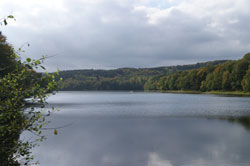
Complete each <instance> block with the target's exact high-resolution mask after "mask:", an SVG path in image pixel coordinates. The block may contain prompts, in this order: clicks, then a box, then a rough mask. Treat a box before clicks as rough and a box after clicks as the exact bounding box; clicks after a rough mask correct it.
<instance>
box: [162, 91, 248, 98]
mask: <svg viewBox="0 0 250 166" xmlns="http://www.w3.org/2000/svg"><path fill="white" fill-rule="evenodd" d="M159 92H162V93H180V94H213V95H225V96H245V97H250V93H249V92H243V91H209V92H202V91H185V90H167V91H159Z"/></svg>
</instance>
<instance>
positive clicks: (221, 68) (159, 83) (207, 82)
mask: <svg viewBox="0 0 250 166" xmlns="http://www.w3.org/2000/svg"><path fill="white" fill-rule="evenodd" d="M144 88H145V90H191V91H245V92H250V53H248V54H246V55H245V56H244V57H243V58H242V59H240V60H237V61H227V62H225V63H222V64H219V65H210V66H204V67H200V68H198V69H191V70H186V71H177V72H174V73H171V74H166V75H165V76H162V77H152V78H150V79H148V80H147V82H146V83H145V85H144Z"/></svg>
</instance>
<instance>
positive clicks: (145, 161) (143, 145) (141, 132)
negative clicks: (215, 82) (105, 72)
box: [35, 93, 250, 166]
mask: <svg viewBox="0 0 250 166" xmlns="http://www.w3.org/2000/svg"><path fill="white" fill-rule="evenodd" d="M76 96H77V98H75V97H74V94H71V93H70V94H67V95H65V94H64V95H61V97H62V98H64V100H63V101H65V102H63V104H64V105H62V107H61V109H62V111H61V112H60V113H59V114H57V115H56V116H54V117H53V118H52V122H53V123H52V124H51V126H60V125H65V124H69V123H73V124H72V125H71V126H69V127H66V128H63V129H60V130H59V135H58V136H53V135H52V134H51V133H52V132H51V133H49V137H48V139H47V140H46V141H45V142H44V143H43V144H42V145H41V146H40V147H39V148H37V149H35V153H36V154H37V155H36V156H37V159H39V160H40V162H41V165H42V166H43V165H44V166H54V165H60V166H69V165H70V166H140V165H142V166H189V165H192V166H211V165H216V166H220V165H221V166H225V165H227V166H235V165H239V166H241V165H242V166H247V165H250V158H249V155H250V142H249V140H250V132H249V130H246V128H248V129H249V116H248V117H243V116H242V117H241V116H232V115H235V114H236V115H242V114H247V113H248V112H247V109H248V108H250V107H249V104H248V102H246V101H247V100H249V98H235V100H236V101H237V102H235V101H234V100H231V99H232V98H229V101H228V99H225V98H223V97H222V98H217V97H216V99H214V98H213V97H212V96H202V95H200V96H199V95H198V96H197V95H189V96H185V95H184V96H180V95H179V96H176V95H174V96H167V97H166V96H165V95H162V94H159V95H157V94H152V95H149V96H147V97H145V95H141V94H133V95H132V96H131V95H130V94H126V93H124V94H123V93H121V94H112V93H111V94H110V93H104V94H103V93H101V94H98V93H96V94H87V93H83V94H81V93H77V94H76ZM86 96H88V97H86ZM59 97H60V96H59ZM79 97H80V98H79ZM57 100H58V101H57ZM197 100H198V101H199V102H201V103H203V105H205V106H202V104H200V103H199V102H197ZM50 101H51V103H53V104H54V105H55V104H56V105H60V100H59V99H58V98H55V100H50ZM101 101H102V102H104V104H102V102H101ZM137 101H138V102H137ZM185 101H186V102H185ZM191 101H193V102H191ZM215 101H216V103H213V102H215ZM95 102H96V103H99V104H97V105H95ZM112 102H114V103H115V104H112ZM180 102H182V104H178V105H176V104H175V106H174V103H180ZM209 102H211V103H212V104H211V106H210V108H208V106H209ZM232 102H233V103H234V104H237V105H241V106H240V107H239V110H238V111H237V113H234V112H233V110H234V109H235V108H236V107H230V106H231V105H230V104H231V103H232ZM67 103H71V104H67ZM72 103H78V105H74V104H73V105H72ZM79 103H80V104H79ZM81 103H82V104H81ZM84 103H89V105H84ZM105 103H106V104H105ZM107 103H110V104H107ZM119 103H120V104H119ZM124 103H125V106H124ZM128 103H132V104H128ZM133 103H134V104H133ZM145 103H146V104H145ZM164 103H168V104H164ZM213 104H215V105H216V106H218V107H217V110H215V112H216V113H213V114H212V115H210V114H209V113H210V112H212V110H211V109H213V107H215V106H214V105H213ZM65 105H66V107H65ZM70 105H71V106H72V107H71V106H70ZM195 105H196V107H195ZM191 106H192V107H191ZM230 108H232V109H230ZM139 109H140V110H139ZM181 113H184V115H185V116H183V115H182V114H181ZM231 113H232V114H231ZM225 115H226V116H225ZM212 117H213V118H212ZM223 117H224V118H223ZM236 117H238V118H236ZM231 122H237V123H231ZM239 124H240V125H239ZM243 126H244V127H243Z"/></svg>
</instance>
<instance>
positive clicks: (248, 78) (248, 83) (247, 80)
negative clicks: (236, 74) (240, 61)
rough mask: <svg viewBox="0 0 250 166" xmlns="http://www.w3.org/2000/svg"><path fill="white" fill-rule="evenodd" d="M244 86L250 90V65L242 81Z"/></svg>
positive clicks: (246, 89) (246, 90)
mask: <svg viewBox="0 0 250 166" xmlns="http://www.w3.org/2000/svg"><path fill="white" fill-rule="evenodd" d="M241 85H242V88H243V90H244V91H245V92H250V66H249V68H248V70H247V73H246V75H245V76H244V78H243V80H242V81H241Z"/></svg>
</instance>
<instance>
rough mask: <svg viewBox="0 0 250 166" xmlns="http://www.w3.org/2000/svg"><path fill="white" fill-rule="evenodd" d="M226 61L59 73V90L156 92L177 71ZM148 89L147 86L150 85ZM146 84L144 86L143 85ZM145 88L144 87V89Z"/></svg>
mask: <svg viewBox="0 0 250 166" xmlns="http://www.w3.org/2000/svg"><path fill="white" fill-rule="evenodd" d="M225 62H227V61H226V60H220V61H211V62H205V63H197V64H191V65H178V66H167V67H157V68H120V69H114V70H93V69H87V70H69V71H61V72H60V73H59V75H60V77H62V78H63V82H62V86H61V90H144V89H147V90H149V89H150V90H152V89H154V90H156V89H158V87H155V88H152V87H153V86H154V85H153V84H156V82H152V80H154V81H157V80H159V79H160V78H161V77H164V76H166V75H167V74H171V73H175V72H178V71H187V70H192V69H199V68H201V67H209V66H216V65H219V64H223V63H225ZM151 82H152V86H151V85H150V88H149V84H151ZM145 83H146V84H145ZM145 86H146V87H145Z"/></svg>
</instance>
